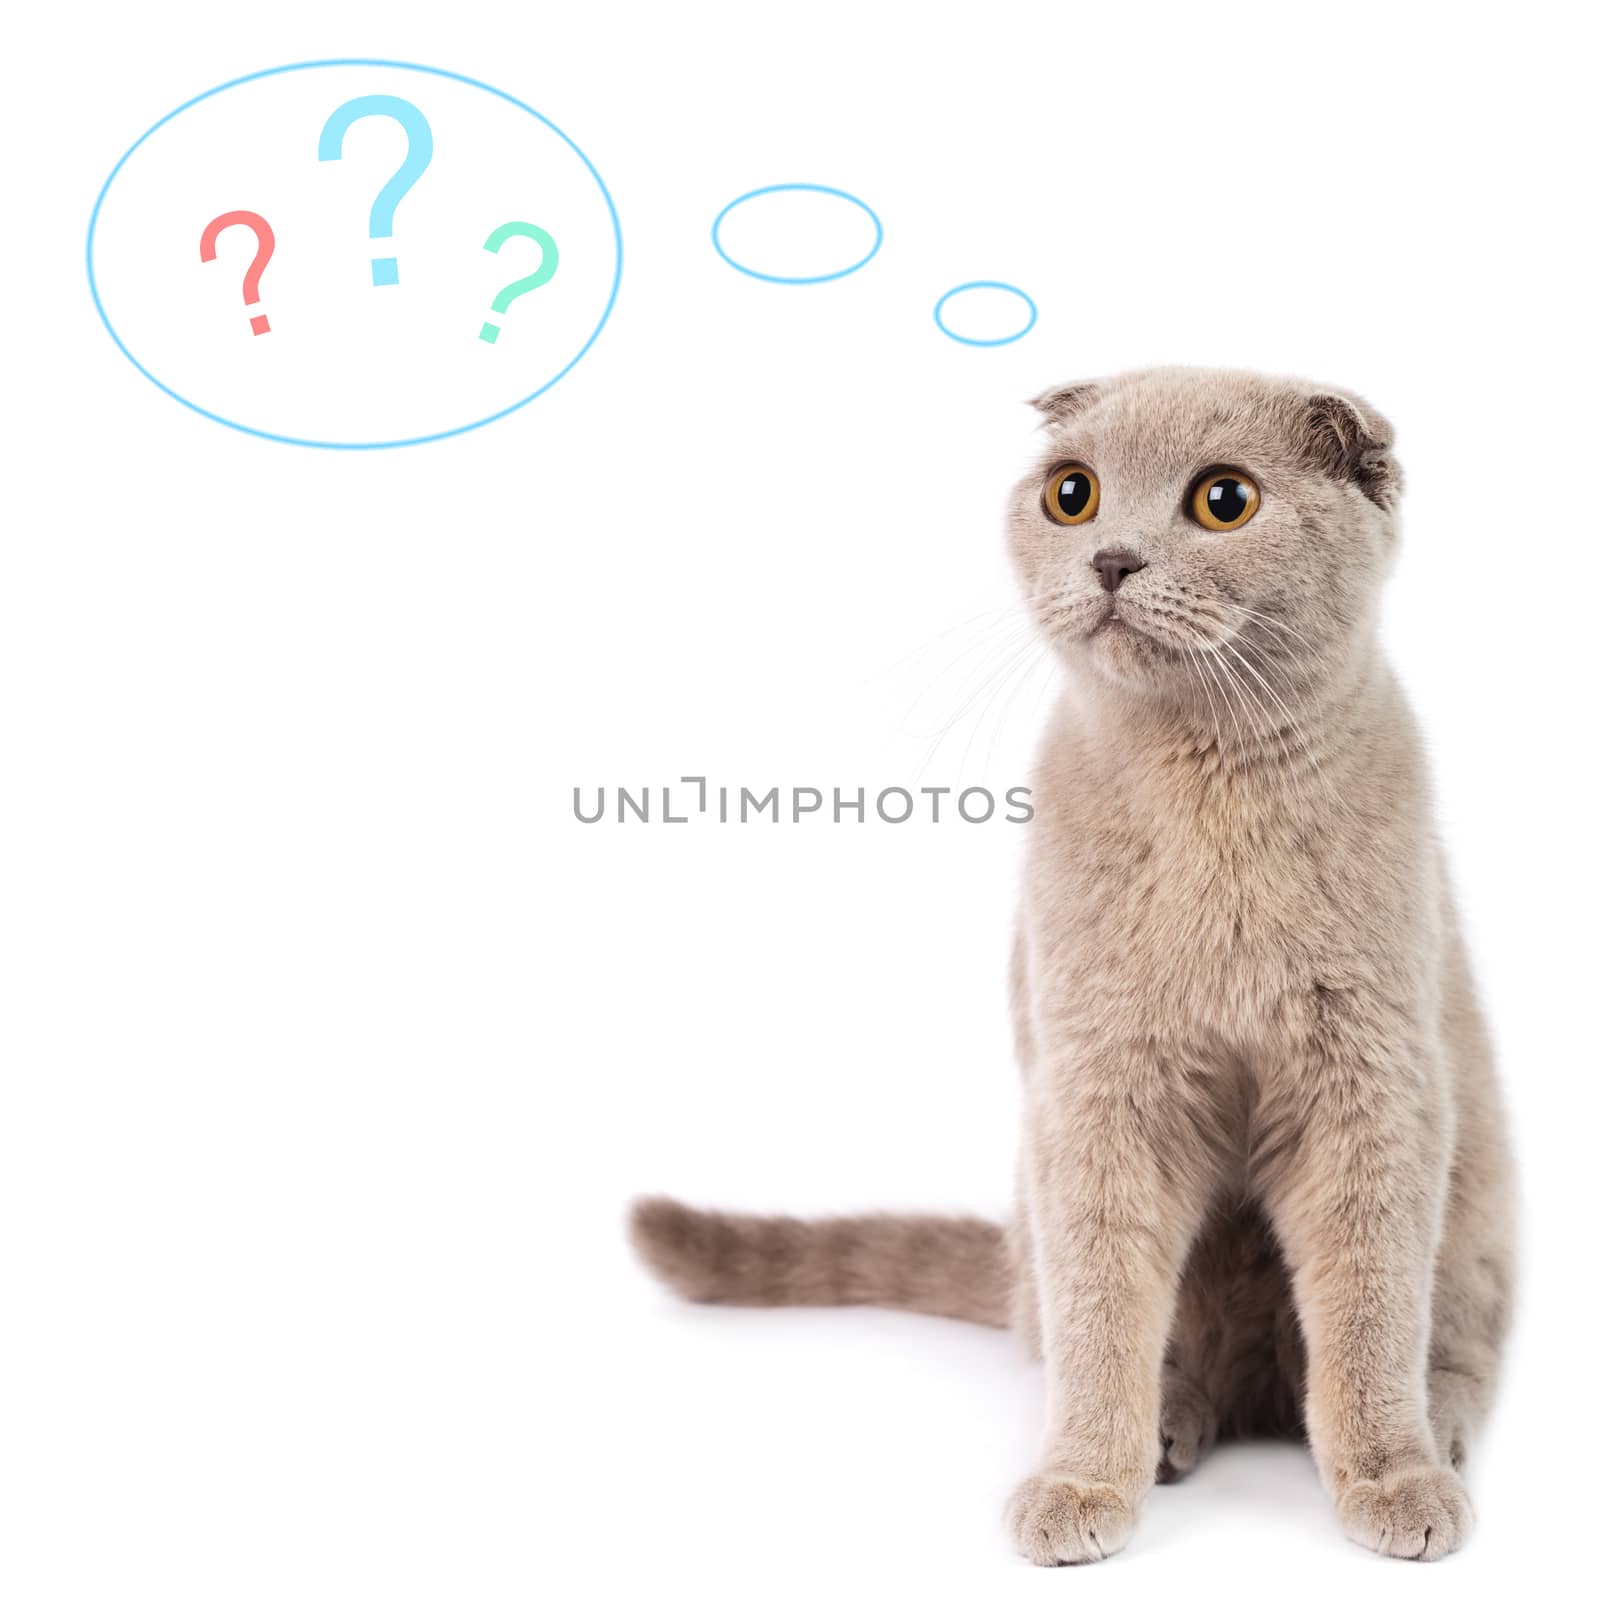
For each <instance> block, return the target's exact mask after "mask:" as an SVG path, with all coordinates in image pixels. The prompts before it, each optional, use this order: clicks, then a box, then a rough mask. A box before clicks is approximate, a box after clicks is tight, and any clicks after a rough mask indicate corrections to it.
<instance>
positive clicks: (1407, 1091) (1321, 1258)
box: [1263, 991, 1472, 1560]
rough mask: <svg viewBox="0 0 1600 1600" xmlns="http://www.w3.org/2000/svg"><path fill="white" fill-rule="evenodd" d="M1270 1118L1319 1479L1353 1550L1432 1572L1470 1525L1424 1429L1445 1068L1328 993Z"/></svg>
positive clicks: (1383, 1023)
mask: <svg viewBox="0 0 1600 1600" xmlns="http://www.w3.org/2000/svg"><path fill="white" fill-rule="evenodd" d="M1263 1111H1264V1113H1265V1115H1264V1119H1263V1123H1264V1126H1265V1127H1266V1128H1268V1129H1270V1130H1271V1135H1270V1141H1271V1147H1270V1149H1269V1151H1268V1153H1267V1155H1266V1157H1265V1160H1264V1170H1263V1178H1264V1185H1263V1188H1264V1196H1263V1197H1264V1199H1265V1202H1266V1206H1267V1210H1268V1212H1269V1214H1270V1216H1271V1218H1272V1221H1273V1225H1274V1227H1275V1229H1276V1231H1277V1234H1278V1237H1279V1239H1280V1241H1281V1243H1282V1245H1283V1250H1284V1254H1285V1258H1286V1260H1287V1262H1288V1264H1289V1269H1290V1275H1291V1281H1292V1285H1293V1292H1294V1297H1295V1305H1296V1309H1297V1311H1298V1314H1299V1318H1300V1324H1301V1328H1302V1331H1303V1333H1304V1336H1305V1344H1306V1395H1305V1410H1306V1427H1307V1431H1308V1432H1309V1434H1310V1437H1311V1448H1312V1452H1313V1454H1314V1456H1315V1458H1316V1462H1317V1467H1318V1470H1319V1472H1320V1474H1321V1476H1322V1479H1323V1482H1324V1483H1325V1484H1326V1486H1327V1487H1328V1489H1329V1491H1330V1493H1331V1494H1332V1495H1333V1498H1334V1503H1335V1505H1336V1507H1337V1509H1338V1513H1339V1519H1340V1521H1341V1523H1342V1524H1343V1526H1344V1529H1345V1532H1346V1533H1347V1534H1349V1536H1350V1537H1351V1538H1352V1539H1354V1540H1356V1542H1357V1543H1359V1544H1363V1545H1366V1546H1367V1547H1368V1548H1369V1549H1372V1550H1376V1551H1378V1552H1379V1553H1380V1554H1383V1555H1391V1556H1399V1557H1406V1558H1410V1559H1413V1560H1434V1559H1437V1558H1438V1557H1440V1556H1442V1555H1446V1554H1448V1553H1449V1552H1450V1551H1451V1550H1453V1549H1455V1548H1456V1547H1457V1546H1458V1545H1459V1544H1461V1543H1462V1541H1463V1540H1464V1539H1465V1538H1466V1536H1467V1534H1468V1532H1469V1530H1470V1527H1471V1522H1472V1509H1471V1506H1470V1503H1469V1502H1468V1499H1467V1495H1466V1491H1465V1489H1464V1488H1463V1487H1462V1484H1461V1480H1460V1479H1459V1478H1458V1477H1457V1476H1456V1474H1455V1473H1454V1472H1453V1471H1452V1470H1451V1469H1450V1467H1449V1466H1448V1465H1447V1464H1445V1463H1444V1462H1442V1461H1441V1460H1440V1457H1439V1452H1438V1449H1437V1445H1436V1442H1435V1438H1434V1433H1433V1429H1432V1427H1431V1425H1430V1420H1429V1415H1428V1384H1427V1377H1428V1349H1429V1338H1430V1299H1431V1291H1432V1285H1433V1281H1434V1267H1435V1258H1436V1255H1437V1252H1438V1247H1439V1240H1440V1232H1441V1224H1442V1219H1443V1211H1444V1197H1445V1185H1446V1182H1447V1174H1448V1172H1449V1167H1450V1149H1451V1137H1452V1136H1451V1117H1450V1110H1449V1096H1448V1092H1447V1086H1446V1084H1445V1081H1444V1071H1443V1066H1442V1063H1441V1062H1440V1061H1439V1060H1438V1059H1437V1058H1436V1056H1435V1055H1434V1054H1433V1053H1432V1052H1430V1051H1429V1050H1428V1049H1427V1048H1426V1047H1424V1046H1421V1045H1419V1044H1417V1043H1416V1042H1415V1040H1414V1038H1412V1037H1411V1030H1410V1029H1409V1028H1408V1027H1407V1023H1406V1019H1405V1018H1404V1017H1403V1016H1401V1015H1397V1014H1394V1013H1393V1012H1392V1011H1391V1010H1390V1008H1389V1007H1388V1006H1387V1005H1386V1004H1385V1002H1384V1001H1383V1000H1382V999H1381V998H1380V997H1375V996H1368V995H1363V994H1361V993H1359V992H1357V991H1343V992H1321V993H1320V994H1319V999H1318V1005H1317V1017H1316V1024H1315V1027H1314V1029H1313V1030H1312V1032H1311V1034H1310V1036H1309V1037H1308V1038H1307V1039H1306V1040H1305V1041H1304V1044H1303V1047H1302V1048H1301V1050H1300V1051H1299V1052H1298V1059H1297V1060H1295V1061H1294V1062H1292V1063H1291V1064H1290V1066H1289V1068H1288V1070H1287V1071H1286V1072H1285V1074H1284V1076H1283V1078H1282V1079H1281V1080H1280V1081H1279V1082H1278V1083H1277V1084H1276V1085H1275V1086H1274V1088H1273V1090H1272V1092H1271V1095H1270V1097H1269V1099H1268V1100H1267V1101H1266V1102H1265V1103H1264V1105H1263Z"/></svg>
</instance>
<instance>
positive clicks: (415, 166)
mask: <svg viewBox="0 0 1600 1600" xmlns="http://www.w3.org/2000/svg"><path fill="white" fill-rule="evenodd" d="M87 258H88V270H89V287H90V292H91V294H92V296H93V298H94V304H95V308H96V310H97V311H98V312H99V314H100V317H101V320H102V321H103V322H104V324H105V327H106V331H107V332H108V333H109V334H110V335H111V337H112V339H113V340H115V341H116V344H117V347H118V348H119V349H120V350H121V351H122V353H123V354H124V355H125V356H127V358H128V359H129V361H131V362H132V363H133V365H134V366H135V367H136V368H138V370H139V371H140V372H142V373H143V374H144V376H145V377H147V378H148V379H149V380H150V381H151V382H152V383H153V384H154V385H155V386H156V387H157V388H158V389H159V390H160V391H161V392H162V393H163V394H165V395H167V396H168V397H170V398H171V399H173V400H176V401H178V402H179V403H180V404H182V405H184V406H187V407H188V408H189V409H190V410H192V411H196V412H198V413H199V414H200V415H202V416H205V417H209V418H210V419H211V420H212V421H214V422H220V423H222V424H224V425H225V426H227V427H231V428H237V429H239V430H240V431H242V432H245V433H249V434H254V435H256V436H257V437H260V438H266V439H273V440H278V441H280V442H283V443H287V444H299V445H311V446H317V447H321V448H327V449H339V450H376V449H385V448H390V447H393V446H399V445H409V444H424V443H427V442H429V441H431V440H435V439H443V438H448V437H450V436H451V435H453V434H458V433H464V432H466V431H467V430H469V429H472V428H478V427H482V426H484V425H485V424H486V423H490V422H495V421H498V420H499V419H500V418H501V417H505V416H509V415H510V414H511V413H512V412H513V411H516V410H518V409H520V408H521V407H522V406H525V405H527V403H528V402H529V401H530V400H533V399H536V398H537V397H538V396H539V395H541V394H543V393H544V392H545V391H546V390H547V389H549V388H550V387H551V385H552V384H554V383H556V382H557V381H559V380H560V379H561V378H562V377H564V376H565V375H566V374H567V373H568V372H570V371H571V370H572V368H573V367H574V366H575V365H576V364H577V363H578V361H579V360H581V359H582V357H583V356H584V355H585V354H586V353H587V352H588V350H589V348H590V347H591V346H592V345H593V343H594V341H595V339H596V338H598V336H599V334H600V331H601V330H602V328H604V326H605V324H606V320H607V318H608V317H609V316H610V314H611V308H612V305H613V304H614V302H615V300H616V295H617V289H618V285H619V283H620V280H621V275H622V233H621V227H620V224H619V223H618V220H617V213H616V208H615V206H614V205H613V203H612V200H611V195H610V193H609V191H608V190H607V188H606V186H605V183H604V181H603V180H602V178H601V177H600V174H599V173H598V172H597V171H596V170H595V168H594V166H593V164H592V163H591V162H590V160H589V158H588V157H587V156H586V155H585V154H584V153H583V151H582V150H581V149H580V148H579V147H578V145H577V144H576V143H575V142H574V141H573V140H572V139H571V138H570V137H569V136H568V135H567V134H566V133H565V132H563V131H562V130H561V129H560V128H558V127H556V125H555V124H554V123H553V122H551V121H550V120H549V118H547V117H545V116H543V115H542V114H541V113H540V112H538V111H536V110H534V108H533V107H532V106H530V105H526V104H525V103H524V102H522V101H521V100H518V99H516V98H515V97H514V96H512V95H510V94H507V93H506V92H505V91H504V90H501V89H496V88H493V87H492V86H490V85H489V84H485V83H479V82H477V81H476V80H475V79H472V78H466V77H463V76H461V75H460V74H459V73H454V72H446V71H444V70H442V69H440V68H437V67H427V66H421V65H417V64H414V63H410V62H398V61H376V60H338V61H308V62H301V63H298V64H296V65H293V66H286V67H273V68H269V69H267V70H266V71H262V72H255V73H251V74H249V75H248V76H246V77H243V78H236V79H234V80H233V81H231V82H229V83H225V84H222V85H220V86H219V87H217V88H215V89H208V90H206V91H205V93H203V94H199V95H196V96H195V97H194V98H193V99H192V100H189V101H186V102H185V103H184V104H183V105H181V106H179V107H178V108H177V110H175V111H172V112H169V113H168V114H167V115H166V116H164V117H162V118H161V119H160V120H159V121H158V122H156V123H155V124H154V125H153V126H152V127H151V128H150V129H148V130H147V131H146V132H145V133H144V134H142V135H141V136H140V137H139V138H138V139H137V140H135V141H134V143H133V145H132V146H131V147H130V148H129V149H128V151H127V153H126V154H125V155H123V157H122V158H121V160H119V161H118V162H117V164H116V166H115V167H114V168H113V169H112V172H111V176H110V177H109V178H107V179H106V182H105V185H104V187H103V188H102V189H101V191H100V195H99V198H98V199H97V200H96V201H95V205H94V211H93V214H92V216H91V218H90V222H89V238H88V246H87ZM252 296H253V298H252ZM491 325H492V326H493V328H494V330H495V331H494V334H493V336H492V337H491V336H488V335H486V334H485V333H484V332H483V330H484V329H485V328H486V327H489V326H491Z"/></svg>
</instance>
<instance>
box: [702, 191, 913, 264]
mask: <svg viewBox="0 0 1600 1600" xmlns="http://www.w3.org/2000/svg"><path fill="white" fill-rule="evenodd" d="M775 196H776V197H787V198H786V199H784V198H780V199H774V198H773V197H775ZM818 197H821V199H820V200H819V199H818ZM751 201H767V202H769V203H768V204H765V205H758V206H754V207H751V206H750V202H751ZM838 201H842V202H845V203H846V204H847V205H848V206H850V207H853V208H855V210H854V211H853V212H852V211H847V210H844V209H843V208H842V207H840V206H838V205H835V204H832V203H831V202H838ZM741 207H747V208H748V209H746V210H745V211H744V212H743V213H742V215H741V216H740V217H739V218H738V219H737V222H736V223H735V225H734V226H733V227H729V228H727V229H726V230H725V227H724V225H725V224H726V223H728V221H729V219H730V217H732V216H733V213H734V212H735V211H738V210H739V209H740V208H741ZM830 211H831V212H835V213H837V215H835V216H833V217H828V216H827V213H828V212H830ZM857 213H859V215H858V214H857ZM824 219H826V220H824ZM819 224H820V225H819ZM852 224H854V225H856V228H857V231H863V230H865V229H866V228H868V227H870V230H871V242H870V244H867V245H866V249H865V252H864V253H863V254H862V255H860V256H859V257H858V258H857V259H856V260H854V261H850V262H849V264H848V265H846V266H842V267H835V266H832V265H831V263H830V261H829V259H828V258H829V256H830V255H831V256H832V258H833V259H834V260H836V259H837V258H838V257H837V253H836V247H838V246H839V245H840V237H839V236H840V234H841V233H842V232H845V231H847V230H848V229H849V228H850V227H851V225H852ZM725 231H726V232H729V233H733V232H737V234H738V237H737V238H736V239H735V240H733V241H729V240H726V239H725V238H724V232H725ZM730 242H731V243H732V244H733V245H734V248H736V249H738V250H739V252H740V254H741V255H745V256H749V255H750V254H752V253H755V252H763V253H766V252H770V253H771V254H773V255H784V254H788V255H790V257H791V260H790V263H789V265H790V269H791V270H789V271H787V272H776V271H772V272H769V271H766V270H764V269H763V268H761V267H757V266H753V265H751V263H750V261H749V260H737V259H735V257H734V255H733V254H732V253H731V251H730V250H729V248H728V245H729V243H730ZM711 243H712V245H713V246H714V247H715V248H716V252H717V254H718V255H719V256H721V257H722V259H723V260H724V261H726V262H727V263H728V265H729V266H730V267H732V268H733V269H734V270H735V271H736V272H742V273H744V274H745V276H746V277H750V278H759V279H760V280H761V281H762V282H763V283H832V282H833V281H834V280H835V279H836V278H847V277H849V275H850V274H851V273H852V272H859V271H860V270H861V269H862V268H863V267H864V266H866V264H867V263H868V262H869V261H870V260H871V259H872V258H873V257H874V256H875V255H877V253H878V247H879V246H880V245H881V244H882V243H883V224H882V222H880V221H879V220H878V214H877V212H876V211H874V210H873V209H872V207H871V206H869V205H868V204H867V203H866V201H865V200H861V199H859V198H857V197H856V196H855V195H853V194H850V193H848V192H847V191H846V190H844V189H834V188H831V187H830V186H829V185H827V184H825V183H770V184H768V185H767V186H766V187H765V188H763V189H752V190H751V191H750V192H749V193H748V194H742V195H740V196H739V197H738V198H737V199H736V200H730V201H729V202H728V203H727V205H725V206H724V207H723V208H722V210H721V211H719V212H718V213H717V220H716V221H715V222H713V223H712V224H711ZM862 243H865V237H863V238H862V239H860V240H857V241H847V242H845V243H844V245H843V247H842V248H843V249H845V250H849V249H860V248H861V244H862ZM795 257H799V258H801V259H799V260H796V259H794V258H795ZM807 258H810V259H807ZM795 268H801V269H802V270H798V271H797V270H794V269H795ZM823 269H825V270H823Z"/></svg>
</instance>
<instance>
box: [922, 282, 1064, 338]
mask: <svg viewBox="0 0 1600 1600" xmlns="http://www.w3.org/2000/svg"><path fill="white" fill-rule="evenodd" d="M968 289H1003V290H1005V292H1006V293H1007V294H1014V295H1015V296H1016V297H1017V298H1018V299H1019V300H1021V301H1022V303H1023V304H1024V305H1026V306H1027V308H1028V320H1027V321H1026V322H1025V323H1023V325H1022V326H1021V327H1020V328H1019V329H1018V330H1017V331H1016V332H1015V333H1008V334H1006V335H1005V337H1004V338H1000V339H969V338H968V337H967V335H966V334H964V333H956V332H954V331H953V330H952V329H950V328H947V327H946V326H945V321H944V303H945V301H946V300H949V299H950V298H951V297H952V296H954V295H958V294H965V293H966V292H967V290H968ZM933 320H934V321H935V322H936V323H938V325H939V332H940V333H942V334H944V335H945V337H946V338H949V339H954V340H955V342H956V343H957V344H970V345H976V346H978V347H980V348H982V349H986V350H992V349H993V348H994V347H995V346H996V345H999V344H1015V343H1016V342H1017V340H1018V339H1020V338H1021V337H1022V336H1023V335H1024V334H1025V333H1028V332H1030V331H1031V330H1032V328H1033V325H1034V323H1036V322H1037V321H1038V320H1039V308H1038V306H1036V305H1035V304H1034V303H1033V296H1032V295H1030V294H1026V293H1025V292H1024V291H1023V290H1021V289H1019V288H1018V287H1017V286H1016V284H1014V283H1000V282H999V281H997V280H996V279H994V278H978V279H976V280H974V281H973V282H972V283H958V284H957V285H956V286H955V288H953V289H947V290H946V291H945V292H944V293H943V294H942V295H940V296H939V299H938V303H937V304H936V305H935V306H934V308H933Z"/></svg>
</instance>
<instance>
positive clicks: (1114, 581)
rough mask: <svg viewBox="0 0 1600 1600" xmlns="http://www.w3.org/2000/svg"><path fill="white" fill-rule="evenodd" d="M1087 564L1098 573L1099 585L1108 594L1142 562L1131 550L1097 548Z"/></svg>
mask: <svg viewBox="0 0 1600 1600" xmlns="http://www.w3.org/2000/svg"><path fill="white" fill-rule="evenodd" d="M1089 565H1090V566H1091V567H1093V568H1094V570H1095V571H1096V572H1098V573H1099V574H1100V587H1101V588H1102V589H1104V590H1105V591H1106V592H1107V593H1108V594H1109V593H1110V592H1111V591H1112V590H1113V589H1115V588H1116V587H1117V586H1118V585H1119V584H1120V583H1121V582H1122V580H1123V579H1124V578H1126V577H1128V576H1129V575H1130V574H1132V573H1135V572H1138V571H1139V570H1140V569H1141V568H1142V567H1143V566H1144V562H1142V561H1141V560H1140V559H1139V558H1138V556H1136V555H1135V554H1134V553H1133V552H1132V551H1131V550H1097V551H1096V552H1095V553H1094V556H1093V557H1092V559H1091V560H1090V562H1089Z"/></svg>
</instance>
